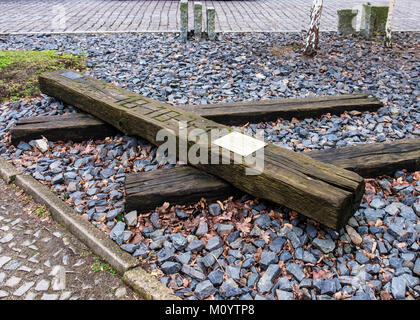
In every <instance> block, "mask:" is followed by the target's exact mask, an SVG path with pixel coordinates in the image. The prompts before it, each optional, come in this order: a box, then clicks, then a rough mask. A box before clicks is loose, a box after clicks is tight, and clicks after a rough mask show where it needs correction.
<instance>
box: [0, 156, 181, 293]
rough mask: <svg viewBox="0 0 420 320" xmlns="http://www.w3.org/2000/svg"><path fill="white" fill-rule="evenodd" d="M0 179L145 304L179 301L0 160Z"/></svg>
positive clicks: (67, 208) (114, 246)
mask: <svg viewBox="0 0 420 320" xmlns="http://www.w3.org/2000/svg"><path fill="white" fill-rule="evenodd" d="M0 176H1V178H2V179H3V180H4V181H5V182H6V183H11V182H14V183H15V184H16V185H17V186H18V187H20V188H22V189H23V190H24V191H25V193H27V194H28V195H30V196H32V198H33V199H34V200H35V201H36V202H38V203H40V204H43V205H45V206H46V207H47V209H48V210H49V211H50V213H51V216H52V218H53V219H54V220H55V221H57V222H58V223H60V224H61V225H63V226H64V227H65V228H66V229H67V230H68V231H70V232H71V233H72V234H73V235H74V236H75V237H77V238H78V239H79V240H80V241H82V242H83V243H84V244H85V245H86V246H88V247H89V248H90V249H91V250H92V251H93V253H95V254H96V255H98V256H99V257H101V258H102V259H103V260H105V261H106V262H107V263H109V264H110V265H111V266H112V267H113V268H115V269H116V270H117V272H118V273H119V274H121V275H122V276H123V280H124V282H125V283H126V284H127V285H129V286H130V287H132V288H133V289H134V290H135V291H136V292H137V293H138V294H139V295H140V296H141V297H142V298H144V299H147V300H151V299H153V300H180V298H179V297H177V296H176V295H175V294H174V293H173V291H172V290H171V289H169V288H168V287H166V286H165V285H163V284H162V283H161V282H160V281H159V280H158V279H157V278H156V277H155V276H153V275H151V274H149V273H147V272H146V271H145V270H144V269H143V268H141V267H140V266H139V262H138V261H137V260H136V259H135V258H133V257H132V256H131V255H129V254H128V253H126V252H124V251H123V250H121V249H120V248H119V246H118V245H117V244H116V243H114V242H113V241H112V240H111V239H109V238H108V237H107V236H106V235H105V234H104V233H103V232H102V231H100V230H98V229H97V228H95V227H94V226H93V225H92V224H90V223H89V222H88V221H87V220H85V219H83V218H82V217H81V216H80V215H79V214H77V213H76V212H75V211H74V210H73V209H72V208H71V207H70V206H69V205H68V204H66V203H65V202H64V201H62V200H61V199H59V198H58V197H57V196H56V195H55V194H54V193H53V192H51V191H50V190H49V189H48V187H46V186H45V185H43V184H42V183H40V182H39V181H37V180H35V179H34V178H33V177H31V176H29V175H26V174H23V173H21V172H19V171H18V170H17V169H16V168H15V167H14V166H13V165H11V164H10V163H8V162H7V161H6V160H5V159H3V158H1V157H0Z"/></svg>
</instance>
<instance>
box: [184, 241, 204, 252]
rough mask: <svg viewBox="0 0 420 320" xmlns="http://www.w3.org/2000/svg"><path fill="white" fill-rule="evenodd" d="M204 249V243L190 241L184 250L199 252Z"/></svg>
mask: <svg viewBox="0 0 420 320" xmlns="http://www.w3.org/2000/svg"><path fill="white" fill-rule="evenodd" d="M203 248H204V242H203V241H201V240H193V241H191V242H190V243H189V244H188V246H187V248H186V249H185V250H187V251H201V250H203Z"/></svg>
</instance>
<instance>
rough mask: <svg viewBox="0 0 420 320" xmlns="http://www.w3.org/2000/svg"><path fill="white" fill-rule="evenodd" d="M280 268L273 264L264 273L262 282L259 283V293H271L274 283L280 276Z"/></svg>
mask: <svg viewBox="0 0 420 320" xmlns="http://www.w3.org/2000/svg"><path fill="white" fill-rule="evenodd" d="M280 271H281V270H280V267H279V266H278V265H277V264H271V265H269V266H268V268H267V270H266V271H265V272H264V273H263V275H262V276H261V278H260V280H259V281H258V285H257V287H258V291H259V292H268V291H270V290H271V289H272V288H273V286H274V283H273V281H274V280H275V279H276V278H277V277H278V275H279V274H280Z"/></svg>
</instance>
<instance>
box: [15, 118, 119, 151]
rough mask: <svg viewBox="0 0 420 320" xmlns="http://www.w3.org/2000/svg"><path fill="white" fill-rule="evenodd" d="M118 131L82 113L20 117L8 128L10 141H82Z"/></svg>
mask: <svg viewBox="0 0 420 320" xmlns="http://www.w3.org/2000/svg"><path fill="white" fill-rule="evenodd" d="M117 132H118V130H116V129H115V128H114V127H112V126H110V125H109V124H107V123H105V122H103V121H101V120H99V119H96V118H95V117H92V116H91V115H88V114H84V113H75V114H69V115H61V116H42V117H31V118H22V119H19V121H18V122H17V123H16V125H15V126H13V127H12V128H11V130H10V135H11V142H12V144H14V145H16V144H18V143H19V142H20V141H29V140H34V139H40V138H42V136H44V137H45V138H47V139H48V140H50V141H59V140H61V141H68V140H70V141H84V140H90V139H103V138H105V137H108V136H112V135H115V134H116V133H117Z"/></svg>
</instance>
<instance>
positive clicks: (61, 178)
mask: <svg viewBox="0 0 420 320" xmlns="http://www.w3.org/2000/svg"><path fill="white" fill-rule="evenodd" d="M63 182H64V176H63V174H62V173H59V174H57V175H55V176H54V177H53V178H52V180H51V184H53V185H54V184H60V183H63Z"/></svg>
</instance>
